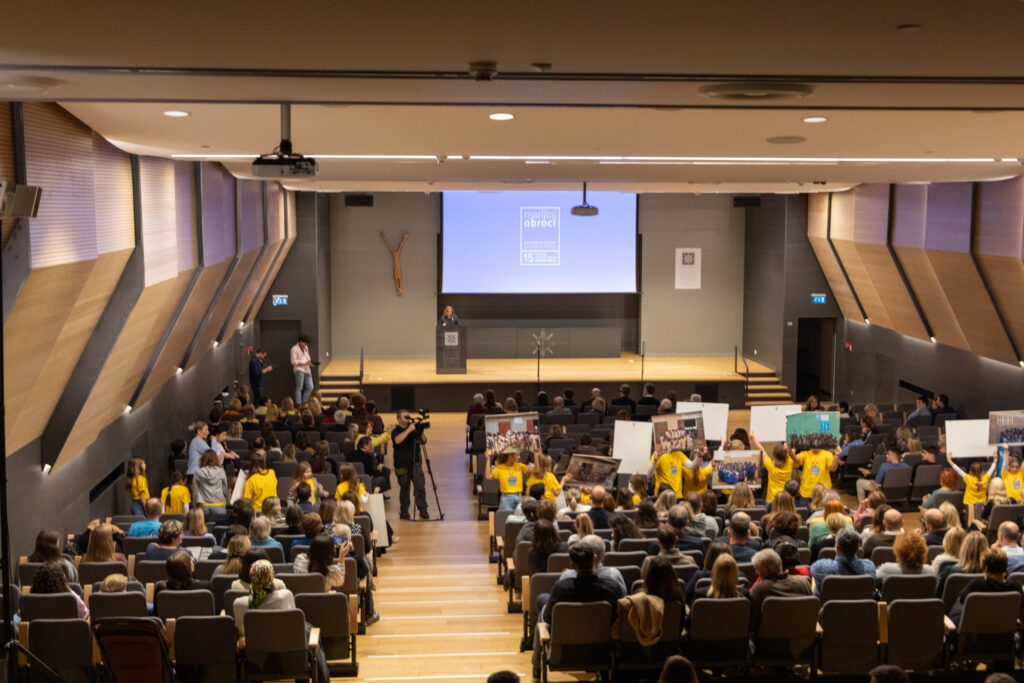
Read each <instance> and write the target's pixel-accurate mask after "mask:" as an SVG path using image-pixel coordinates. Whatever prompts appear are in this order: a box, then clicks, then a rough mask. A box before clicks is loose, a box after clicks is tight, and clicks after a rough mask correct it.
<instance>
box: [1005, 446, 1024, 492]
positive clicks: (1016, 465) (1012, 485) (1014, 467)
mask: <svg viewBox="0 0 1024 683" xmlns="http://www.w3.org/2000/svg"><path fill="white" fill-rule="evenodd" d="M1002 479H1003V483H1004V484H1006V497H1007V498H1010V499H1011V500H1014V501H1016V502H1018V503H1020V502H1021V500H1022V490H1024V472H1022V471H1021V469H1020V458H1018V457H1017V456H1016V455H1010V456H1008V457H1007V458H1006V465H1005V467H1004V468H1003V474H1002Z"/></svg>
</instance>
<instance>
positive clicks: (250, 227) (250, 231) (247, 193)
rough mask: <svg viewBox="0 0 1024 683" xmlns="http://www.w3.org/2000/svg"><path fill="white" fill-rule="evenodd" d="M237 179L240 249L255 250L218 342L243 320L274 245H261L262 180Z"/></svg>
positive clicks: (272, 256)
mask: <svg viewBox="0 0 1024 683" xmlns="http://www.w3.org/2000/svg"><path fill="white" fill-rule="evenodd" d="M239 182H240V183H241V195H242V206H241V216H242V227H241V233H242V253H244V254H250V253H252V252H254V251H255V252H256V256H257V258H256V259H255V261H254V263H253V266H252V269H251V270H250V273H251V275H250V277H249V278H248V279H247V280H246V281H245V284H244V285H243V287H242V290H241V291H240V292H239V294H238V299H237V300H236V304H235V306H234V308H233V309H231V313H230V315H231V319H230V320H228V324H227V327H225V328H224V332H223V334H222V335H221V336H220V340H219V341H221V342H223V341H224V339H226V338H227V337H229V336H230V335H231V334H232V333H233V332H234V331H235V329H236V328H237V327H238V326H239V324H240V323H243V322H245V314H246V313H247V312H248V311H249V304H250V303H252V300H253V298H254V297H255V296H256V293H257V292H258V291H259V288H260V285H261V284H262V282H263V276H264V275H266V272H267V270H268V269H269V268H270V265H271V263H272V262H273V259H274V253H275V251H276V250H275V249H273V248H267V249H263V239H264V238H263V183H262V182H255V181H245V180H243V181H239Z"/></svg>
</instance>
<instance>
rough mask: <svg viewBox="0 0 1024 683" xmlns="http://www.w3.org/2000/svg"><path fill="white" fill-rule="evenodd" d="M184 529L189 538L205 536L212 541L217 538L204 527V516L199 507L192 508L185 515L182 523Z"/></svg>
mask: <svg viewBox="0 0 1024 683" xmlns="http://www.w3.org/2000/svg"><path fill="white" fill-rule="evenodd" d="M182 526H183V527H184V530H185V536H188V537H190V538H198V537H205V538H209V539H210V540H211V541H213V542H214V543H216V542H217V539H216V538H214V536H213V534H211V533H210V530H209V529H208V528H207V527H206V517H205V515H204V514H203V509H202V508H200V507H197V508H192V509H191V510H189V511H188V513H187V514H186V515H185V523H184V524H183V525H182Z"/></svg>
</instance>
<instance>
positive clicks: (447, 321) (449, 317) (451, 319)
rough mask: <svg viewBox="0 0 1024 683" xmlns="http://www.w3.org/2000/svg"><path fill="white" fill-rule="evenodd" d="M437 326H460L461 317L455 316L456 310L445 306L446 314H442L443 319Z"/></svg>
mask: <svg viewBox="0 0 1024 683" xmlns="http://www.w3.org/2000/svg"><path fill="white" fill-rule="evenodd" d="M437 324H438V325H440V326H441V327H448V326H449V325H458V324H459V316H457V315H455V309H454V308H453V307H452V306H445V307H444V312H443V313H441V319H440V320H438V321H437Z"/></svg>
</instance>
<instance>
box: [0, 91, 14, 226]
mask: <svg viewBox="0 0 1024 683" xmlns="http://www.w3.org/2000/svg"><path fill="white" fill-rule="evenodd" d="M17 179H18V174H17V170H16V168H15V165H14V128H13V127H12V123H11V104H10V102H0V180H4V181H7V182H9V183H13V182H15V181H16V180H17ZM16 223H17V221H15V220H13V219H8V220H6V221H3V220H0V234H2V235H3V244H7V238H8V237H10V235H11V232H12V231H13V230H14V226H15V224H16Z"/></svg>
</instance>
